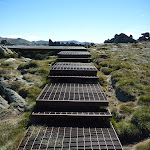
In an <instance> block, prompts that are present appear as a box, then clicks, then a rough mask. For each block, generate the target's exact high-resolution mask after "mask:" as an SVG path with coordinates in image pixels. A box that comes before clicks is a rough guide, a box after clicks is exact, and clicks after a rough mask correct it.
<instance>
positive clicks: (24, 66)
mask: <svg viewBox="0 0 150 150" xmlns="http://www.w3.org/2000/svg"><path fill="white" fill-rule="evenodd" d="M36 67H38V64H37V63H36V62H34V61H31V62H28V63H23V64H20V65H19V66H18V69H19V70H21V69H29V68H36Z"/></svg>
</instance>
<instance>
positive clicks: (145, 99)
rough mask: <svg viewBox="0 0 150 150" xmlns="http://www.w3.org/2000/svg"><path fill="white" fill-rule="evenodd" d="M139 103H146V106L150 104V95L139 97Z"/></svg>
mask: <svg viewBox="0 0 150 150" xmlns="http://www.w3.org/2000/svg"><path fill="white" fill-rule="evenodd" d="M138 104H139V105H145V106H148V105H149V106H150V96H147V95H142V96H140V97H139V100H138Z"/></svg>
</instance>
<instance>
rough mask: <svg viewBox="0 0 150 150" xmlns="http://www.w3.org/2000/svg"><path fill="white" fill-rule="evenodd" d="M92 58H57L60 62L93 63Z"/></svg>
mask: <svg viewBox="0 0 150 150" xmlns="http://www.w3.org/2000/svg"><path fill="white" fill-rule="evenodd" d="M91 60H92V59H91V58H57V61H58V62H83V63H88V62H91Z"/></svg>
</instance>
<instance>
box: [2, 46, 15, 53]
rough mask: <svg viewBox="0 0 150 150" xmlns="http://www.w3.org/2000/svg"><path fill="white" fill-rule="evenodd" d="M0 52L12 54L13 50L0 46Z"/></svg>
mask: <svg viewBox="0 0 150 150" xmlns="http://www.w3.org/2000/svg"><path fill="white" fill-rule="evenodd" d="M0 54H13V52H12V51H11V50H10V49H8V48H7V47H5V46H0Z"/></svg>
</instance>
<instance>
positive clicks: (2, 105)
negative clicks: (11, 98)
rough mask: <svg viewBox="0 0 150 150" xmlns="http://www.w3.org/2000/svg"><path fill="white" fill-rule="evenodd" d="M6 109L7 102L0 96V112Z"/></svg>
mask: <svg viewBox="0 0 150 150" xmlns="http://www.w3.org/2000/svg"><path fill="white" fill-rule="evenodd" d="M8 107H9V105H8V102H7V101H6V100H5V99H4V98H3V97H2V96H1V95H0V110H2V109H7V108H8Z"/></svg>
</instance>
